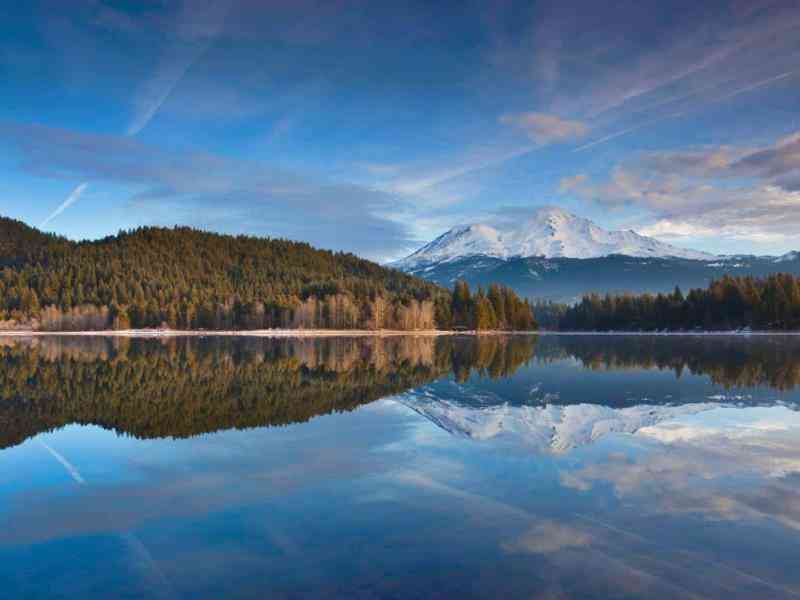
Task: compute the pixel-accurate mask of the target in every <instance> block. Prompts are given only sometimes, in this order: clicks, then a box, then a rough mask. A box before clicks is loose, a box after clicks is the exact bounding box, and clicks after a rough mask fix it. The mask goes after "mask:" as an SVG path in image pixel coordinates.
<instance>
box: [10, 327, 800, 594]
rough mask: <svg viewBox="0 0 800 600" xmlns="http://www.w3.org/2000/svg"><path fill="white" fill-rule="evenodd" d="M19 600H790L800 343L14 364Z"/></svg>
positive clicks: (19, 347) (317, 351)
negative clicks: (477, 599) (449, 599)
mask: <svg viewBox="0 0 800 600" xmlns="http://www.w3.org/2000/svg"><path fill="white" fill-rule="evenodd" d="M0 362H2V365H1V368H0V394H1V395H2V398H1V399H0V523H2V527H0V585H2V594H1V595H2V597H4V598H31V599H33V598H70V599H72V598H98V599H101V598H102V599H106V598H181V599H182V598H187V599H207V598H348V599H349V598H547V599H562V598H581V599H584V598H676V597H681V598H726V599H729V598H771V599H775V598H794V597H797V596H799V595H800V568H798V556H800V535H799V534H800V412H798V407H800V338H798V337H791V336H774V337H773V336H750V337H748V336H591V335H589V336H578V335H576V336H567V335H565V336H547V335H544V336H538V337H537V336H509V337H499V336H482V337H480V338H475V337H466V336H465V337H450V336H443V337H438V338H434V337H423V336H421V337H412V336H408V337H391V338H318V339H314V338H301V339H272V340H271V339H264V338H234V337H231V338H224V337H221V338H171V339H165V340H160V339H126V338H103V337H97V338H79V337H41V338H34V339H26V338H0Z"/></svg>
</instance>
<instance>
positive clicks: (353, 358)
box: [0, 336, 534, 447]
mask: <svg viewBox="0 0 800 600" xmlns="http://www.w3.org/2000/svg"><path fill="white" fill-rule="evenodd" d="M533 347H534V338H531V337H500V336H489V337H470V338H463V339H462V338H459V339H458V340H456V339H454V338H451V337H439V338H434V337H410V336H398V337H388V338H377V337H371V338H301V339H278V340H275V339H264V338H237V339H231V338H227V339H225V338H207V339H198V338H170V339H167V340H164V341H155V340H130V339H126V338H103V337H97V338H69V337H55V338H34V339H29V340H25V339H19V338H17V339H12V338H5V339H2V338H0V357H2V358H1V360H2V369H0V447H5V446H9V445H14V444H17V443H20V442H22V441H23V440H25V439H26V438H28V437H30V436H32V435H35V434H37V433H39V432H42V431H47V430H52V429H55V428H58V427H61V426H64V425H66V424H70V423H79V424H95V425H100V426H103V427H106V428H111V429H115V430H116V431H119V432H123V433H127V434H130V435H134V436H137V437H144V438H152V437H188V436H192V435H197V434H200V433H205V432H211V431H216V430H220V429H229V428H245V427H259V426H266V425H285V424H289V423H296V422H301V421H306V420H308V419H310V418H312V417H314V416H317V415H322V414H327V413H330V412H335V411H343V410H352V409H354V408H356V407H358V406H360V405H362V404H365V403H368V402H371V401H373V400H376V399H378V398H381V397H384V396H388V395H391V394H396V393H399V392H402V391H405V390H407V389H411V388H414V387H417V386H420V385H422V384H424V383H428V382H430V381H432V380H434V379H436V378H439V377H442V376H445V375H447V374H448V373H450V372H452V371H455V372H456V374H457V376H458V377H459V378H466V377H468V376H469V373H470V372H471V371H472V370H477V371H479V372H481V373H483V374H485V375H487V376H492V377H499V376H502V375H507V374H510V373H513V372H514V371H515V370H516V369H517V368H519V366H521V365H522V364H523V363H524V362H526V361H527V360H529V359H530V357H531V356H532V354H533Z"/></svg>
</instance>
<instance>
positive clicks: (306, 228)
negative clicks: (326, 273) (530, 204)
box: [0, 123, 414, 258]
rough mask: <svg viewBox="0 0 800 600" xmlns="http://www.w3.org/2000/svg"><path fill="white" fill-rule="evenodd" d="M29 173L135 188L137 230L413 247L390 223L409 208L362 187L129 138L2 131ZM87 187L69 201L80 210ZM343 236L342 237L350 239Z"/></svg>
mask: <svg viewBox="0 0 800 600" xmlns="http://www.w3.org/2000/svg"><path fill="white" fill-rule="evenodd" d="M0 135H2V136H4V137H6V138H7V139H10V140H12V141H13V142H15V143H16V145H17V147H18V148H19V150H20V152H21V154H22V156H23V165H24V168H25V169H27V170H28V172H30V173H32V174H35V175H37V176H39V177H47V178H52V179H59V180H61V179H64V178H65V177H75V176H77V177H80V178H81V179H83V180H85V181H103V182H106V183H111V184H118V185H123V186H125V187H126V188H128V189H134V190H137V191H135V192H134V193H133V194H131V195H130V196H129V199H128V204H129V206H131V207H135V208H136V209H137V210H136V211H135V214H137V215H139V222H140V224H148V223H151V224H168V225H172V224H175V223H183V224H189V225H195V226H200V227H210V228H214V229H218V230H221V231H227V232H231V233H244V232H248V233H258V234H262V235H270V236H274V237H287V238H291V239H301V240H304V241H308V242H310V243H313V244H316V245H318V246H322V247H325V248H332V249H337V250H348V251H352V252H358V253H361V254H363V255H366V256H369V257H374V258H382V257H384V256H386V255H388V254H391V253H394V252H397V251H400V250H404V249H406V248H408V246H409V245H410V244H411V243H412V242H413V241H414V238H413V237H412V236H411V235H410V233H409V228H408V226H407V225H406V224H404V223H402V222H398V221H397V220H394V219H392V218H390V217H389V215H390V214H393V213H395V212H396V211H398V210H400V209H402V208H403V207H404V206H405V205H406V204H407V203H408V202H409V201H408V199H407V198H405V197H404V196H402V195H400V194H397V193H392V192H389V191H381V190H377V189H373V188H369V187H365V186H360V185H354V184H350V183H343V182H337V181H329V180H326V179H324V178H321V177H317V176H311V175H305V174H301V173H296V172H292V171H287V170H283V169H277V168H274V167H272V166H270V165H268V164H264V163H260V162H257V161H249V160H243V159H242V160H237V159H230V158H227V157H223V156H219V155H215V154H210V153H201V152H185V153H181V152H173V151H170V152H167V151H164V150H161V149H159V148H158V147H155V146H151V145H147V144H144V143H143V142H141V141H138V140H136V139H133V138H130V137H127V136H101V135H90V134H83V133H78V132H74V131H69V130H63V129H54V128H48V127H42V126H11V125H5V126H4V125H3V124H2V123H0ZM83 189H85V184H81V186H79V187H78V189H77V190H76V193H75V194H74V195H73V196H71V202H73V203H74V202H75V201H76V200H77V198H78V197H79V195H80V192H82V191H83ZM345 232H346V233H345Z"/></svg>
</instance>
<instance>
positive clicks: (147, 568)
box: [39, 440, 174, 598]
mask: <svg viewBox="0 0 800 600" xmlns="http://www.w3.org/2000/svg"><path fill="white" fill-rule="evenodd" d="M39 443H40V444H41V445H42V447H43V448H44V449H45V450H47V451H48V452H49V453H50V454H51V455H52V456H53V458H55V459H56V460H57V461H58V462H59V463H61V466H63V467H64V468H65V469H66V470H67V473H69V476H70V477H72V479H73V480H75V483H77V484H78V485H84V486H85V485H87V483H86V480H85V479H84V478H83V476H82V475H81V474H80V472H79V471H78V469H77V468H76V467H75V465H73V464H72V463H71V462H69V461H68V460H67V459H66V458H65V457H64V456H63V455H62V454H61V453H59V452H57V451H56V450H53V448H51V447H50V446H48V445H47V444H46V443H45V442H44V441H42V440H39ZM118 535H119V537H120V539H122V541H123V542H125V544H126V545H127V546H128V551H129V552H130V553H131V555H132V556H133V558H134V560H135V563H136V564H137V566H139V567H141V570H142V572H143V574H144V576H145V578H146V579H147V580H148V581H149V582H150V583H151V584H152V585H153V586H154V591H155V593H156V594H157V596H158V597H159V598H171V597H173V596H174V594H173V593H172V591H171V589H170V585H169V581H167V578H166V577H165V576H164V573H163V572H162V571H161V569H160V568H159V567H158V563H156V561H155V560H154V559H153V555H152V554H150V551H149V550H148V549H147V547H146V546H145V545H144V544H143V543H142V542H141V540H140V539H139V538H138V537H136V534H134V533H132V532H130V531H126V532H123V533H120V534H118Z"/></svg>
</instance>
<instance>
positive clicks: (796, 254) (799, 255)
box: [774, 250, 800, 263]
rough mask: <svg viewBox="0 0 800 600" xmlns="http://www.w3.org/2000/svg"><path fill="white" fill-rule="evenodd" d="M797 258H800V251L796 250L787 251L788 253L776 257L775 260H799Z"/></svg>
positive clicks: (777, 261) (779, 261) (780, 261)
mask: <svg viewBox="0 0 800 600" xmlns="http://www.w3.org/2000/svg"><path fill="white" fill-rule="evenodd" d="M797 259H800V252H798V251H796V250H795V251H794V252H787V253H786V254H782V255H781V256H777V257H775V258H774V261H775V262H776V263H782V262H789V261H793V260H797Z"/></svg>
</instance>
